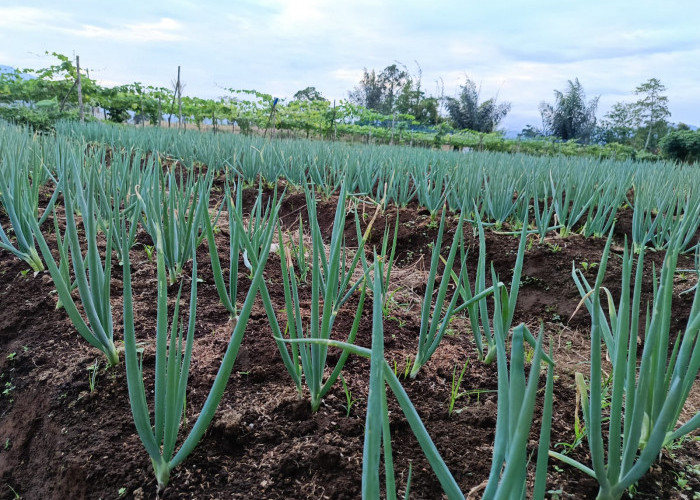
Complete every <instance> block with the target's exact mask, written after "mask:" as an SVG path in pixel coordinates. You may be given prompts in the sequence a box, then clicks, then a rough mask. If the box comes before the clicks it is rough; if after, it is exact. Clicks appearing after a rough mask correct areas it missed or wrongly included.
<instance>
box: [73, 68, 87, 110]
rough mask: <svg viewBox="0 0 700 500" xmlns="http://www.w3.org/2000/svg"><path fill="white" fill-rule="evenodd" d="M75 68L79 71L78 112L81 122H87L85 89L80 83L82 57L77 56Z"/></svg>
mask: <svg viewBox="0 0 700 500" xmlns="http://www.w3.org/2000/svg"><path fill="white" fill-rule="evenodd" d="M75 67H76V69H77V71H78V110H79V111H78V112H79V113H80V122H81V123H83V122H84V121H85V112H84V111H83V87H82V84H81V82H80V56H75Z"/></svg>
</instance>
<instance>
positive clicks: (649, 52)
mask: <svg viewBox="0 0 700 500" xmlns="http://www.w3.org/2000/svg"><path fill="white" fill-rule="evenodd" d="M698 19H700V1H698V0H665V1H663V2H660V1H659V0H654V1H648V0H634V1H629V0H624V1H622V0H605V1H604V0H588V1H585V2H584V1H576V2H574V1H571V0H536V1H532V2H524V1H520V0H505V1H504V0H501V1H500V2H489V1H478V2H477V1H474V0H461V1H459V0H453V1H441V0H433V1H431V2H428V1H425V0H424V1H414V0H403V1H401V0H387V1H369V0H355V1H341V0H336V1H323V0H261V1H252V0H240V1H228V2H227V1H223V0H222V1H218V2H216V1H211V0H198V1H189V0H168V1H167V2H165V1H161V0H151V1H145V0H139V1H134V0H121V1H117V2H95V1H91V0H82V1H78V0H61V1H55V0H21V1H20V0H0V64H4V65H9V66H13V67H20V68H24V67H31V68H39V67H44V66H48V65H50V64H53V62H54V59H53V58H51V57H48V56H45V55H44V53H45V51H47V50H48V51H49V52H59V53H62V54H65V55H74V54H77V55H79V56H80V58H81V65H82V66H83V67H87V68H89V69H90V76H91V77H93V78H97V79H98V80H99V81H100V82H101V83H102V84H104V85H113V84H122V83H130V82H134V81H139V82H142V83H144V84H150V85H157V86H169V85H170V84H171V81H172V80H173V79H174V78H175V74H176V71H177V66H178V65H181V66H182V79H183V81H184V82H185V84H186V87H185V89H184V93H185V94H187V95H197V96H199V97H218V96H220V95H224V94H226V91H225V90H224V89H225V88H237V89H256V90H259V91H262V92H266V93H270V94H273V95H275V96H279V97H283V98H284V97H291V96H292V95H293V94H294V93H295V92H296V91H297V90H299V89H302V88H304V87H307V86H315V87H316V88H317V89H318V90H320V91H321V92H322V93H323V94H324V96H326V97H327V98H330V99H346V98H347V93H348V91H349V90H351V89H352V88H353V86H355V85H356V84H357V82H358V81H359V79H360V78H361V76H362V70H363V68H368V69H372V68H374V69H376V70H377V71H381V70H382V69H383V68H384V67H386V66H388V65H390V64H392V63H394V62H395V61H400V62H402V63H403V64H405V65H406V66H407V67H408V68H409V70H411V71H412V72H413V73H417V71H418V66H417V64H419V65H420V68H421V69H422V74H423V87H424V88H425V89H426V90H427V91H428V92H430V93H436V91H437V90H436V89H437V81H438V80H440V79H441V81H442V82H444V91H445V94H446V95H456V93H457V92H458V87H459V85H460V83H463V82H464V78H465V76H467V75H468V76H469V77H470V78H471V79H472V80H473V81H475V82H476V83H477V84H479V85H480V86H481V95H482V97H483V98H489V97H492V96H494V95H497V96H498V99H499V100H500V101H501V102H503V101H509V102H511V103H512V111H511V113H510V114H509V115H508V117H507V118H506V119H505V120H504V122H503V124H502V126H503V127H504V128H506V129H510V130H520V129H521V128H522V127H523V126H524V125H525V124H528V123H532V124H535V125H539V124H540V117H539V113H538V111H537V107H538V104H539V103H540V102H541V101H543V100H546V101H550V102H551V101H552V100H553V97H552V91H553V89H562V90H563V89H564V88H565V87H566V85H567V80H569V79H574V78H577V77H578V78H579V80H580V81H581V83H582V84H583V86H584V89H585V90H586V93H587V95H588V96H589V97H593V96H598V95H599V96H600V104H599V110H598V117H599V118H600V117H602V116H603V115H604V114H605V112H606V111H607V110H608V109H609V107H610V106H611V105H612V104H613V103H615V102H618V101H634V100H635V96H634V94H633V91H634V89H635V87H637V86H638V85H639V84H641V83H643V82H645V81H647V80H648V79H649V78H658V79H660V80H661V82H662V83H663V84H664V85H665V86H666V88H667V91H666V95H667V96H668V98H669V104H670V106H669V107H670V110H671V113H672V117H671V120H672V121H674V122H685V123H690V124H694V125H700V85H699V83H700V28H699V27H698Z"/></svg>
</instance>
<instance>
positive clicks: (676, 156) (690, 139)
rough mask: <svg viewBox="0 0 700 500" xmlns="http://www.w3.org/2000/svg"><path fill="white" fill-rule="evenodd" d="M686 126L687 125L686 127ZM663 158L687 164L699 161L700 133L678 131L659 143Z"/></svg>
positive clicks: (670, 133)
mask: <svg viewBox="0 0 700 500" xmlns="http://www.w3.org/2000/svg"><path fill="white" fill-rule="evenodd" d="M686 126H687V125H686ZM659 148H660V149H661V153H662V154H663V156H664V157H666V158H670V159H672V160H678V161H684V162H688V163H693V162H698V161H700V131H692V130H689V129H680V128H679V129H678V130H674V131H673V132H669V133H668V134H666V135H665V136H664V137H663V138H662V139H661V140H660V141H659Z"/></svg>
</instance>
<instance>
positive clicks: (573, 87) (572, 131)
mask: <svg viewBox="0 0 700 500" xmlns="http://www.w3.org/2000/svg"><path fill="white" fill-rule="evenodd" d="M554 99H555V102H554V105H552V104H549V103H546V102H542V103H541V104H540V113H541V114H542V121H543V124H544V130H545V131H546V133H547V134H549V135H554V136H556V137H559V138H560V139H563V140H565V141H568V140H571V139H574V140H576V141H578V142H582V143H588V142H589V141H590V139H591V136H592V135H593V132H594V130H595V125H596V117H595V113H596V110H597V109H598V99H599V97H594V98H593V99H591V100H590V101H589V102H588V103H586V93H585V92H584V90H583V85H581V82H579V81H578V78H576V79H575V80H574V81H571V80H569V86H568V88H567V89H566V90H565V91H564V92H561V91H559V90H555V91H554Z"/></svg>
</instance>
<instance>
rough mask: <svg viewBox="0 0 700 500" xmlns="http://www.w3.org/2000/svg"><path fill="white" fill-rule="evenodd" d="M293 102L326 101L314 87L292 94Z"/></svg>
mask: <svg viewBox="0 0 700 500" xmlns="http://www.w3.org/2000/svg"><path fill="white" fill-rule="evenodd" d="M294 100H295V101H301V102H314V101H326V100H327V99H326V98H325V97H323V95H322V94H321V93H320V92H319V91H318V90H316V87H306V88H305V89H302V90H299V91H298V92H297V93H296V94H294Z"/></svg>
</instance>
